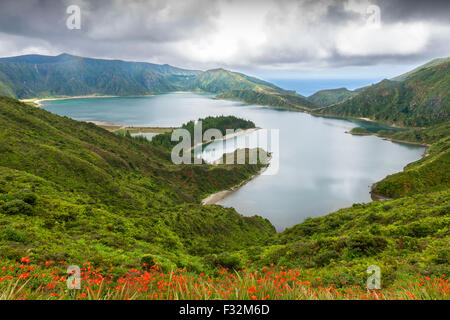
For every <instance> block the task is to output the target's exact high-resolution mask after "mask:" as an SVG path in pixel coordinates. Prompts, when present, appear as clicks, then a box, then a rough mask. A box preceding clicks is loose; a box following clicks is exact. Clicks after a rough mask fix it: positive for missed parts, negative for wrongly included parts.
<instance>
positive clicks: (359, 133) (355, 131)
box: [348, 127, 373, 135]
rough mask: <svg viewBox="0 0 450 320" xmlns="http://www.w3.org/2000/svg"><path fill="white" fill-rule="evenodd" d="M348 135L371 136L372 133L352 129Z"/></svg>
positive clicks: (361, 129) (359, 128)
mask: <svg viewBox="0 0 450 320" xmlns="http://www.w3.org/2000/svg"><path fill="white" fill-rule="evenodd" d="M348 133H351V134H357V135H372V134H373V133H372V132H370V131H367V130H366V129H364V128H362V127H356V128H353V129H352V130H350V131H349V132H348Z"/></svg>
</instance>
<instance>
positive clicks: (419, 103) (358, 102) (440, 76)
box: [318, 59, 450, 127]
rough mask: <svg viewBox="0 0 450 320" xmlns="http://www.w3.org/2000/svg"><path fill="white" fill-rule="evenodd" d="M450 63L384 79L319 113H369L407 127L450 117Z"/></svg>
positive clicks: (378, 119)
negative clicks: (405, 75)
mask: <svg viewBox="0 0 450 320" xmlns="http://www.w3.org/2000/svg"><path fill="white" fill-rule="evenodd" d="M449 86H450V63H449V61H448V59H446V60H444V62H443V63H441V64H437V65H435V64H432V65H431V66H429V67H427V68H422V69H420V70H418V71H415V72H414V73H412V74H410V75H409V76H408V77H406V79H405V80H404V81H390V80H383V81H381V82H380V83H377V84H374V85H372V86H370V87H367V88H366V89H364V90H363V91H361V92H360V93H359V94H357V95H356V96H354V97H352V98H350V99H348V100H345V101H343V102H341V103H338V104H335V105H332V106H329V107H326V108H322V109H320V110H319V111H318V113H319V114H324V115H335V116H342V117H365V118H370V119H372V120H376V121H380V122H386V123H392V124H397V125H401V126H407V127H424V126H430V125H434V124H440V123H444V122H447V121H448V120H449V114H450V100H449V99H450V95H449V94H448V93H449V91H450V87H449Z"/></svg>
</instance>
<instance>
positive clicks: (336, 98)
mask: <svg viewBox="0 0 450 320" xmlns="http://www.w3.org/2000/svg"><path fill="white" fill-rule="evenodd" d="M356 94H357V93H356V92H355V91H350V90H348V89H347V88H338V89H329V90H320V91H317V92H316V93H314V94H313V95H311V96H309V97H308V100H309V101H311V102H312V103H315V104H316V105H318V106H320V107H328V106H331V105H332V104H335V103H338V102H341V101H344V100H346V99H349V98H351V97H353V96H355V95H356Z"/></svg>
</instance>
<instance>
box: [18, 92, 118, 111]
mask: <svg viewBox="0 0 450 320" xmlns="http://www.w3.org/2000/svg"><path fill="white" fill-rule="evenodd" d="M89 98H119V96H109V95H100V96H98V95H93V94H90V95H86V96H68V97H54V98H31V99H21V100H20V101H21V102H24V103H27V102H31V103H34V104H35V106H36V107H37V108H40V107H41V106H42V105H43V103H42V102H43V101H55V100H70V99H89Z"/></svg>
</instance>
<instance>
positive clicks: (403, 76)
mask: <svg viewBox="0 0 450 320" xmlns="http://www.w3.org/2000/svg"><path fill="white" fill-rule="evenodd" d="M446 62H450V57H447V58H437V59H433V60H431V61H430V62H427V63H425V64H423V65H421V66H419V67H417V68H415V69H413V70H411V71H408V72H406V73H404V74H401V75H399V76H397V77H394V78H392V79H391V80H393V81H404V80H406V79H407V78H409V77H410V76H412V75H414V74H415V73H416V72H418V71H421V70H423V69H427V68H429V67H434V66H438V65H440V64H443V63H446Z"/></svg>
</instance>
